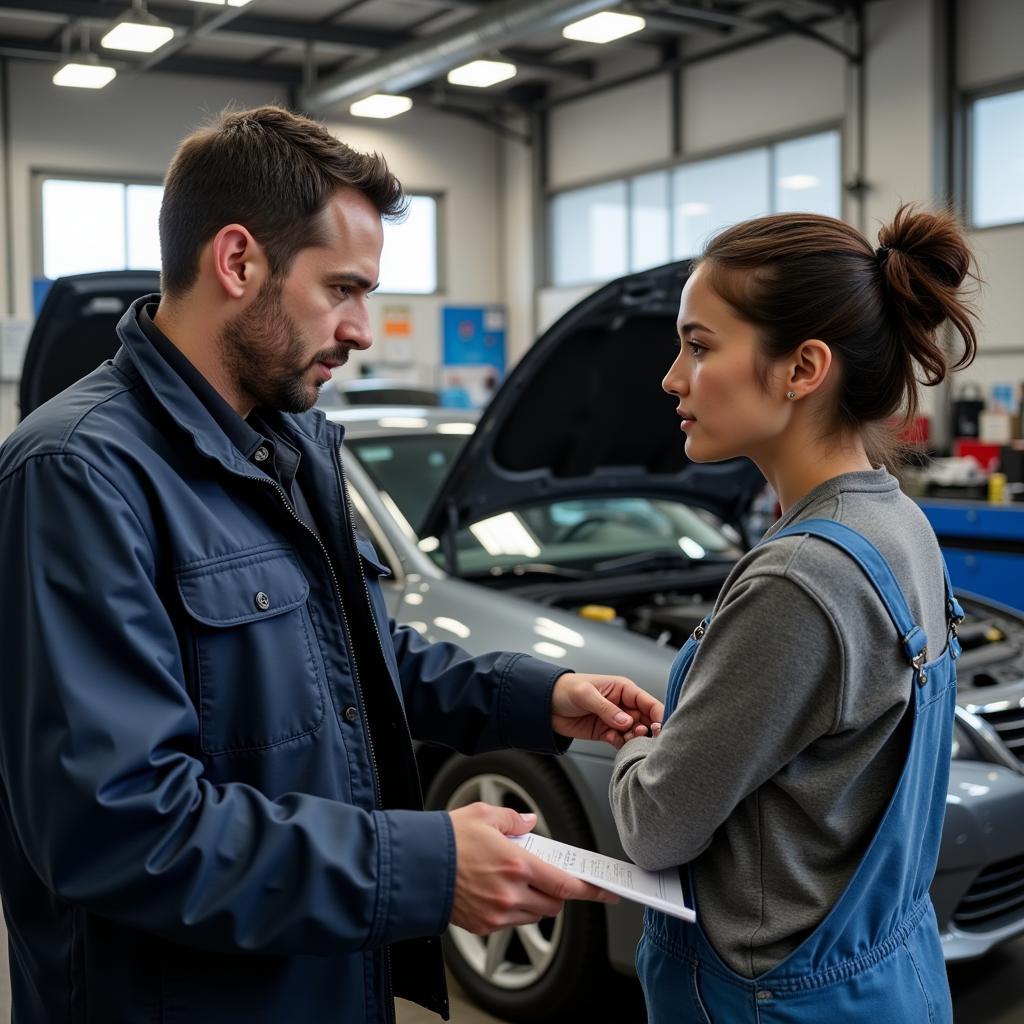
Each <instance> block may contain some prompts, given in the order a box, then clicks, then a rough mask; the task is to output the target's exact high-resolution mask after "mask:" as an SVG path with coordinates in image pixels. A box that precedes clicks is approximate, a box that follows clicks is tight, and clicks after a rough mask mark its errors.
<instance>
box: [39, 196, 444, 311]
mask: <svg viewBox="0 0 1024 1024" xmlns="http://www.w3.org/2000/svg"><path fill="white" fill-rule="evenodd" d="M163 193H164V190H163V186H162V185H154V184H146V183H140V182H128V181H99V180H94V179H71V178H57V177H44V178H42V179H41V194H42V201H41V212H42V216H41V221H42V223H41V242H42V246H41V251H42V260H41V262H42V267H41V268H40V269H41V270H42V276H43V277H44V278H46V279H48V280H50V281H52V280H54V279H55V278H58V277H64V276H66V275H68V274H87V273H93V272H95V271H101V270H159V269H160V236H159V216H160V202H161V200H162V198H163ZM437 210H438V199H437V197H436V196H429V195H413V196H410V198H409V214H408V216H407V217H406V218H405V219H404V220H402V221H401V222H400V223H388V222H385V224H384V252H383V255H382V257H381V268H380V282H381V283H380V290H381V291H382V292H403V293H410V294H419V295H429V294H432V293H434V292H436V291H437V290H438V239H437V219H438V217H437Z"/></svg>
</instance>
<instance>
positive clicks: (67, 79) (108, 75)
mask: <svg viewBox="0 0 1024 1024" xmlns="http://www.w3.org/2000/svg"><path fill="white" fill-rule="evenodd" d="M90 57H91V58H92V59H91V60H90V59H89V58H90ZM116 75H117V72H116V71H115V70H114V69H113V68H112V67H108V66H107V65H106V64H100V63H99V61H97V60H96V58H95V56H94V55H93V54H80V55H79V56H78V57H76V58H75V59H74V60H69V61H68V62H67V63H66V64H65V65H64V66H63V67H61V68H60V69H59V70H58V71H57V73H56V74H55V75H54V76H53V84H54V85H66V86H70V87H71V88H72V89H102V88H103V86H105V85H106V84H107V83H108V82H111V81H112V80H113V79H114V77H115V76H116Z"/></svg>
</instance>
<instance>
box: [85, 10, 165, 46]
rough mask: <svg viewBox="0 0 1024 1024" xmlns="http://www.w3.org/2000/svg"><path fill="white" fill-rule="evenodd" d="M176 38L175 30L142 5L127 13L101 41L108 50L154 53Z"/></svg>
mask: <svg viewBox="0 0 1024 1024" xmlns="http://www.w3.org/2000/svg"><path fill="white" fill-rule="evenodd" d="M173 38H174V29H173V28H172V27H171V26H170V25H165V24H164V23H163V22H162V21H160V20H159V19H157V18H154V17H153V15H152V14H149V13H148V12H147V11H146V9H145V7H142V6H141V5H140V6H138V7H134V8H132V10H130V11H127V12H125V14H123V15H122V16H121V17H120V18H118V19H117V21H116V22H114V26H113V28H111V29H110V31H109V32H108V33H107V34H106V35H105V36H104V37H103V38H102V39H101V40H100V44H101V45H102V46H105V47H106V48H107V49H108V50H134V51H135V52H136V53H152V52H153V51H154V50H159V49H160V47H161V46H163V45H164V44H165V43H169V42H170V41H171V40H172V39H173Z"/></svg>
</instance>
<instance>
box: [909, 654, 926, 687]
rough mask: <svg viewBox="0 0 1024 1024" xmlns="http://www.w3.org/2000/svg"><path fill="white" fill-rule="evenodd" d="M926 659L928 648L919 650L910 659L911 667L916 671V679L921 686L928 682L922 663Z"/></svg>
mask: <svg viewBox="0 0 1024 1024" xmlns="http://www.w3.org/2000/svg"><path fill="white" fill-rule="evenodd" d="M927 660H928V648H927V647H922V648H921V650H920V651H919V652H918V653H917V654H915V655H914V657H912V658H911V659H910V664H911V667H912V668H913V669H914V670H915V671H916V672H917V681H918V683H919V684H920V685H921V686H924V684H925V683H926V682H928V673H927V672H925V670H924V664H925V662H926V661H927Z"/></svg>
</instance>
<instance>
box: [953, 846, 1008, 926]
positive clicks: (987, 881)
mask: <svg viewBox="0 0 1024 1024" xmlns="http://www.w3.org/2000/svg"><path fill="white" fill-rule="evenodd" d="M1022 915H1024V855H1021V856H1018V857H1013V858H1011V859H1010V860H1001V861H997V862H996V863H995V864H990V865H989V866H988V867H987V868H985V870H984V871H982V872H981V874H980V875H978V877H977V878H976V879H975V880H974V884H973V885H972V886H971V887H970V889H968V890H967V893H966V894H965V895H964V898H963V899H962V900H961V901H960V903H959V904H958V905H957V908H956V910H955V911H954V912H953V923H954V924H955V925H956V926H957V927H958V928H959V929H960V930H961V931H965V932H984V931H990V930H991V929H993V928H998V927H1000V926H1002V925H1004V924H1009V923H1010V922H1011V921H1015V920H1017V919H1019V918H1020V917H1021V916H1022Z"/></svg>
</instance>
